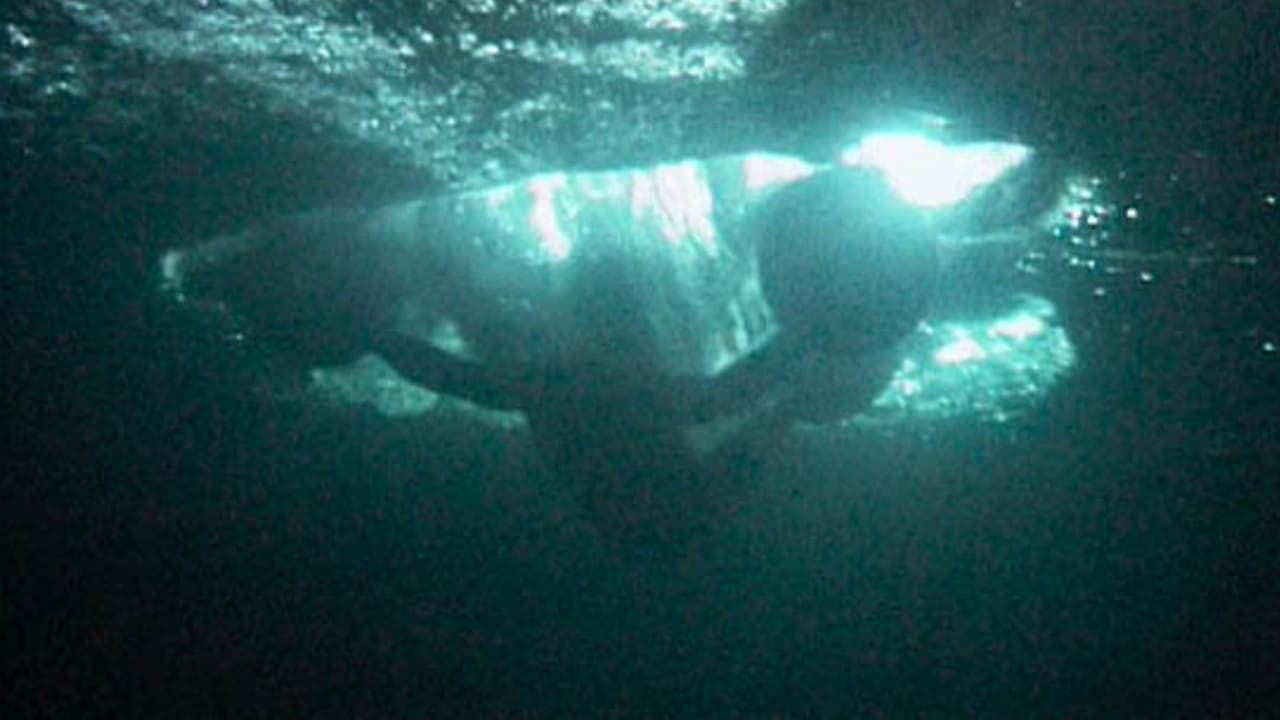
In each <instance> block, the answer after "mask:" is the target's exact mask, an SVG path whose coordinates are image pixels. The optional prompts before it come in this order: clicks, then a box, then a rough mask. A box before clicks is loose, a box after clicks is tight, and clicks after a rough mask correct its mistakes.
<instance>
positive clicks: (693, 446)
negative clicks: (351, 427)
mask: <svg viewBox="0 0 1280 720" xmlns="http://www.w3.org/2000/svg"><path fill="white" fill-rule="evenodd" d="M939 218H940V216H939V214H938V213H931V212H925V211H922V210H921V209H920V208H919V207H916V206H913V205H911V204H910V203H908V202H907V201H905V200H903V199H902V197H901V196H900V193H898V192H895V190H894V188H893V187H892V184H891V183H890V182H889V181H888V179H887V178H886V176H885V174H884V173H883V172H882V171H881V168H878V167H874V166H866V165H865V164H864V165H858V164H856V163H845V164H841V163H836V164H833V165H813V164H810V163H807V162H804V161H802V160H799V159H796V158H792V157H788V156H782V155H769V154H748V155H738V156H725V157H718V158H712V159H709V160H705V161H686V162H682V163H675V164H669V165H660V166H656V167H653V168H640V169H626V170H619V171H610V172H584V173H552V174H546V175H539V176H535V177H533V178H529V179H527V180H524V181H520V182H515V183H510V184H506V185H502V186H498V187H495V188H489V189H485V190H480V191H472V192H465V193H460V194H457V195H452V196H446V197H442V198H434V199H429V200H423V201H416V202H410V203H405V204H402V205H396V206H392V207H388V208H382V209H378V210H374V211H372V212H365V213H347V214H317V215H309V216H303V217H297V218H288V219H284V220H281V221H279V222H276V223H271V224H268V225H266V226H263V227H260V228H256V229H254V230H251V231H249V232H247V233H244V234H242V235H239V236H235V237H232V238H226V239H222V240H216V241H213V242H211V243H206V244H204V245H197V246H195V247H193V248H189V249H185V250H179V251H174V252H172V253H170V254H169V255H168V256H167V257H166V260H165V274H166V277H167V279H168V281H169V283H170V284H171V286H173V287H174V288H175V289H177V290H178V291H179V292H181V293H184V294H194V295H197V296H204V297H210V296H211V297H216V298H218V299H220V300H222V301H225V302H227V303H229V304H230V305H231V306H233V307H234V308H236V309H237V310H239V311H240V312H241V313H243V314H244V315H245V316H246V317H247V318H248V319H249V320H250V323H251V326H253V327H255V328H256V329H257V330H258V332H259V333H260V334H262V335H264V336H266V337H267V338H269V339H270V340H272V341H274V342H275V344H277V345H278V346H281V347H284V348H286V349H291V350H293V351H294V352H295V353H296V354H297V355H299V356H301V357H303V358H304V359H305V361H306V362H309V363H313V364H317V363H318V364H323V363H333V362H335V361H342V360H349V359H353V358H354V357H355V356H356V355H358V354H359V353H362V352H376V353H378V354H380V355H381V356H382V357H383V358H384V359H385V360H387V361H388V362H389V363H390V364H391V365H392V366H393V367H394V368H395V369H396V370H397V371H398V372H399V373H400V374H402V375H403V376H404V377H405V378H407V379H409V380H410V381H412V382H415V383H417V384H419V385H422V386H424V387H427V388H430V389H432V390H436V391H439V392H443V393H448V394H451V395H455V396H458V397H461V398H465V399H468V400H471V401H473V402H476V403H478V404H481V405H485V406H488V407H492V408H495V409H504V410H519V411H521V412H523V413H524V414H525V416H526V417H527V418H528V420H529V424H530V427H531V430H532V433H533V436H534V438H535V439H536V441H537V443H538V446H539V447H540V449H541V452H542V453H543V455H544V457H545V458H546V459H547V460H548V461H549V463H550V464H551V465H552V466H553V467H555V468H557V469H558V470H559V471H560V473H561V474H562V475H564V476H565V477H567V478H569V479H570V480H571V481H573V482H574V483H575V484H576V485H577V486H578V487H579V488H580V489H581V491H582V494H583V497H584V505H585V507H586V508H587V510H588V513H589V514H590V515H591V516H592V517H593V519H594V520H595V524H596V526H597V527H600V528H602V529H604V530H606V531H607V532H609V533H610V534H615V535H619V536H624V537H630V536H646V537H652V538H654V539H658V540H663V541H666V540H676V539H678V538H679V537H683V536H686V535H687V534H688V533H689V532H690V531H691V530H692V529H693V528H696V526H698V525H699V524H701V523H703V522H704V521H706V520H707V519H708V518H711V517H713V516H715V515H716V514H717V513H718V512H720V511H721V510H722V508H721V507H720V506H721V505H723V499H724V497H726V495H727V493H728V491H727V490H726V488H727V487H728V486H730V485H733V484H734V482H735V479H734V477H733V476H735V475H736V474H738V473H739V472H740V471H741V470H742V469H743V468H742V466H743V465H744V464H749V460H750V459H752V458H758V457H760V456H762V455H766V454H767V453H768V451H769V448H770V447H771V446H772V443H774V442H775V441H776V440H777V439H778V438H779V437H780V436H781V435H782V434H783V433H784V432H785V431H786V430H787V429H788V428H789V427H790V426H791V425H792V424H793V423H795V422H799V421H815V422H820V421H824V420H830V419H833V418H837V417H845V416H848V415H850V414H853V413H855V412H857V411H858V410H859V409H861V408H863V407H865V406H866V404H867V403H869V402H870V401H871V400H872V399H873V398H874V397H875V395H876V393H878V392H879V391H880V390H881V389H882V388H883V387H884V386H885V384H886V383H887V382H888V380H889V379H890V377H891V374H892V372H893V369H894V367H895V365H896V360H897V357H896V355H895V354H894V351H895V348H896V345H897V344H898V343H899V341H900V340H901V339H902V338H903V337H905V336H906V335H907V334H908V333H909V332H910V331H911V330H912V329H913V328H914V327H915V326H916V324H917V323H918V322H919V321H920V320H921V319H922V317H923V315H924V313H925V311H926V309H927V306H928V303H929V299H930V297H931V295H932V292H933V289H934V287H935V285H936V281H937V276H938V255H937V238H938V236H939V232H940V228H939V223H940V222H943V220H940V219H939ZM753 451H754V452H753Z"/></svg>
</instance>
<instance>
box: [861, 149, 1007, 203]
mask: <svg viewBox="0 0 1280 720" xmlns="http://www.w3.org/2000/svg"><path fill="white" fill-rule="evenodd" d="M1030 156H1031V149H1030V148H1028V147H1026V146H1025V145H1018V144H1016V143H1002V142H982V143H966V144H961V145H954V146H948V145H944V144H942V143H940V142H938V141H936V140H932V139H930V138H927V137H925V136H923V135H917V134H910V133H873V134H870V135H866V136H864V137H863V138H862V141H861V142H860V143H858V144H857V145H854V146H853V147H850V148H848V149H847V150H845V151H844V152H843V153H842V154H841V155H840V164H841V165H844V166H846V167H865V168H872V169H875V170H879V171H880V172H882V173H884V175H885V178H886V179H887V180H888V182H889V185H890V187H892V188H893V190H894V192H895V193H897V194H898V196H899V197H901V198H902V199H903V200H905V201H906V202H909V203H911V204H912V205H916V206H918V207H922V208H929V209H936V208H944V207H948V206H951V205H956V204H958V203H960V202H961V201H963V200H964V199H965V198H967V197H969V195H970V194H972V193H973V191H975V190H977V189H979V188H981V187H983V186H985V185H989V184H990V183H992V182H994V181H995V180H996V179H997V178H999V177H1000V176H1001V175H1003V174H1004V173H1005V172H1006V171H1008V170H1010V169H1012V168H1014V167H1017V166H1018V165H1020V164H1022V163H1023V162H1025V161H1026V160H1027V158H1029V157H1030Z"/></svg>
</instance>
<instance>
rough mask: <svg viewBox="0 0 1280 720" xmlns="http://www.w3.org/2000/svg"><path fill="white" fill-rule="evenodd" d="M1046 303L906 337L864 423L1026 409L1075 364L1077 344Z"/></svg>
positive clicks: (1006, 415) (1002, 415) (1030, 299)
mask: <svg viewBox="0 0 1280 720" xmlns="http://www.w3.org/2000/svg"><path fill="white" fill-rule="evenodd" d="M1056 314H1057V312H1056V309H1055V308H1054V306H1053V304H1052V303H1050V302H1049V301H1048V300H1046V299H1044V298H1040V297H1035V296H1030V295H1028V296H1021V297H1018V298H1015V299H1014V300H1013V301H1012V302H1011V307H1009V309H1008V311H1007V312H1005V313H1002V314H1000V315H996V316H992V317H986V318H978V319H974V320H969V321H964V322H960V321H948V322H942V323H937V324H936V325H925V326H922V328H921V329H920V330H919V331H917V332H916V333H915V335H913V336H912V337H911V338H910V339H908V341H907V343H906V347H905V351H906V353H905V354H906V357H905V358H904V360H903V362H902V364H901V365H900V366H899V368H898V371H897V373H896V374H895V376H894V379H893V381H892V383H890V385H889V387H888V388H886V389H885V391H884V392H883V393H881V394H880V396H879V397H878V398H876V400H875V402H874V403H872V406H871V408H869V409H868V410H867V411H866V412H865V413H863V414H862V415H860V416H858V417H857V418H854V419H853V420H854V421H855V422H858V423H861V424H872V425H875V424H884V423H896V422H901V421H906V420H920V421H930V420H935V421H936V420H954V419H963V418H969V419H976V420H989V421H994V422H1005V421H1007V420H1009V419H1011V418H1014V417H1017V416H1018V415H1019V414H1020V413H1022V412H1024V411H1026V410H1029V409H1031V408H1032V407H1033V404H1034V403H1035V402H1036V401H1038V400H1039V399H1040V398H1043V397H1044V396H1045V395H1046V394H1048V392H1049V390H1050V389H1052V388H1053V386H1054V385H1056V384H1057V383H1058V382H1059V381H1060V380H1061V379H1062V378H1063V377H1064V376H1065V375H1066V373H1067V372H1068V371H1070V369H1071V368H1072V367H1074V365H1075V357H1076V356H1075V347H1074V346H1073V345H1072V344H1071V341H1070V339H1069V338H1068V337H1067V333H1066V331H1065V330H1064V329H1063V328H1062V327H1061V326H1059V325H1057V324H1055V316H1056Z"/></svg>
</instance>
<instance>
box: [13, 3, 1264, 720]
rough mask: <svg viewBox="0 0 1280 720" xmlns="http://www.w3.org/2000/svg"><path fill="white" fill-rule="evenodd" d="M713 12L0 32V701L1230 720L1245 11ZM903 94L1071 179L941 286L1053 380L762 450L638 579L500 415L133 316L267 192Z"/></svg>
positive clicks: (1252, 362) (1237, 527) (768, 118)
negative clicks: (1014, 236) (331, 378)
mask: <svg viewBox="0 0 1280 720" xmlns="http://www.w3.org/2000/svg"><path fill="white" fill-rule="evenodd" d="M732 6H733V7H736V8H737V9H736V10H733V11H732V12H730V11H729V9H727V8H730V7H731V6H730V5H729V4H726V5H723V6H720V5H714V4H704V3H677V4H673V5H672V7H671V9H669V10H668V11H663V12H658V11H653V10H651V9H650V8H649V7H648V5H647V4H645V3H622V4H615V5H609V6H606V5H595V4H592V3H537V2H530V3H516V4H512V5H510V6H503V5H500V4H488V3H483V2H479V3H467V4H462V5H457V6H455V5H453V4H447V3H422V4H418V3H414V4H396V3H378V4H373V3H368V4H364V3H316V4H311V5H307V6H306V7H302V6H293V5H289V4H286V3H277V4H265V3H247V2H223V3H197V2H192V3H170V4H167V5H165V7H163V8H161V7H159V6H155V7H152V6H149V5H146V4H143V3H128V2H111V3H100V4H95V5H94V6H92V7H89V6H88V5H86V4H81V3H72V2H35V3H28V4H27V5H25V6H24V7H21V8H13V9H5V10H3V11H0V24H3V25H4V36H3V38H4V39H3V41H0V45H3V50H2V51H0V62H3V65H4V68H5V71H6V72H5V73H4V75H3V79H2V80H0V82H2V83H3V88H4V95H5V97H6V98H7V99H6V100H5V101H4V104H3V105H0V124H3V126H4V133H3V138H4V140H3V148H4V150H3V152H4V163H3V167H4V168H5V170H4V173H5V179H4V183H3V188H4V189H3V193H4V195H3V196H4V198H5V202H4V209H3V212H4V219H5V225H4V227H5V245H4V255H3V273H4V275H3V281H2V283H0V286H2V287H3V292H4V305H3V307H4V308H5V315H6V319H7V321H8V322H7V327H8V331H7V333H6V341H7V349H8V350H9V352H8V353H7V355H8V358H7V368H8V370H7V372H6V373H5V379H6V386H5V389H6V399H7V405H8V407H9V408H10V412H9V413H8V414H7V415H8V423H7V430H8V436H9V438H10V441H11V442H10V444H11V445H12V446H16V451H15V452H11V453H10V454H8V455H7V459H6V460H5V467H4V472H3V477H4V480H3V493H4V494H3V500H2V504H3V507H4V513H3V518H4V524H3V532H4V536H3V537H4V540H3V548H4V554H3V557H4V562H5V573H4V578H5V580H4V583H3V585H0V587H2V588H3V593H2V594H0V607H2V608H3V614H4V617H5V625H6V631H5V632H6V642H5V647H6V651H5V655H4V668H5V675H6V676H7V677H9V678H12V679H13V681H11V682H9V683H7V688H6V690H5V705H6V707H7V709H6V712H5V714H6V716H8V717H29V716H80V717H84V716H95V715H101V716H117V717H118V716H151V715H165V716H172V715H174V714H181V715H191V716H204V715H211V716H226V715H233V714H238V715H255V716H275V717H279V716H293V715H299V716H300V715H310V716H351V715H368V716H390V717H401V716H407V717H424V716H425V717H566V716H567V717H595V716H606V717H863V716H870V717H900V716H908V717H920V716H925V717H935V716H938V717H941V716H956V715H962V716H976V717H1026V716H1090V717H1096V716H1129V717H1134V716H1137V717H1147V716H1150V717H1170V716H1173V717H1203V716H1205V715H1213V714H1223V715H1232V716H1241V715H1243V716H1259V717H1261V716H1265V714H1266V711H1267V710H1268V709H1269V707H1270V701H1272V700H1274V699H1275V698H1276V686H1275V685H1274V680H1273V678H1272V673H1271V672H1270V669H1271V668H1273V667H1274V665H1275V662H1276V659H1277V655H1278V653H1277V650H1278V649H1280V646H1278V643H1280V638H1277V636H1276V631H1275V628H1276V627H1277V626H1278V621H1280V618H1277V616H1276V612H1275V608H1276V607H1277V605H1276V600H1277V597H1280V588H1278V587H1277V584H1276V582H1277V581H1276V580H1275V575H1274V573H1273V572H1272V570H1273V562H1274V561H1273V560H1272V558H1273V557H1275V553H1276V550H1277V549H1280V548H1277V547H1276V541H1275V533H1274V532H1272V529H1273V528H1274V522H1275V520H1276V514H1275V508H1276V501H1277V499H1278V498H1277V487H1276V477H1277V474H1276V470H1277V457H1276V451H1275V447H1274V444H1273V441H1272V440H1271V438H1272V437H1273V436H1274V435H1275V431H1276V429H1277V428H1276V417H1277V414H1276V412H1275V410H1276V405H1277V403H1276V400H1277V397H1276V393H1277V390H1276V388H1277V387H1280V385H1277V382H1276V381H1277V380H1280V378H1278V377H1277V368H1278V366H1277V351H1276V349H1275V348H1276V344H1277V343H1280V337H1277V320H1278V316H1277V306H1276V304H1275V301H1274V300H1273V298H1274V297H1275V292H1274V290H1275V284H1274V282H1275V279H1276V265H1275V255H1274V249H1273V242H1272V241H1273V239H1274V238H1275V237H1276V233H1277V229H1278V223H1280V220H1278V219H1277V210H1276V207H1275V203H1276V196H1277V194H1280V178H1277V177H1276V173H1275V167H1276V164H1275V160H1276V157H1277V153H1276V150H1277V148H1276V144H1275V143H1276V141H1275V138H1274V132H1272V130H1273V129H1274V127H1275V122H1276V120H1277V109H1276V108H1277V103H1276V97H1275V90H1274V88H1273V87H1272V85H1271V83H1270V80H1269V79H1270V78H1272V77H1274V76H1275V74H1276V73H1275V70H1276V68H1275V60H1274V59H1273V53H1272V52H1270V41H1269V40H1268V37H1270V36H1269V35H1268V33H1272V34H1273V33H1274V28H1275V27H1276V16H1275V12H1274V10H1271V9H1269V8H1268V7H1266V6H1265V4H1263V3H1258V4H1247V3H1246V4H1244V5H1238V6H1233V7H1231V8H1228V9H1217V8H1208V7H1203V8H1202V7H1200V6H1198V5H1193V4H1187V5H1186V6H1185V7H1182V8H1180V9H1178V10H1177V11H1170V12H1165V13H1162V14H1158V15H1157V14H1154V13H1153V14H1143V13H1138V12H1137V10H1134V11H1133V12H1129V11H1128V10H1124V11H1121V10H1117V9H1115V8H1114V7H1112V5H1111V4H1104V3H1088V2H1086V3H1083V4H1082V3H1080V2H1076V3H1071V4H1067V3H1053V2H1048V3H1030V2H1028V3H1024V4H1023V5H1022V6H1021V8H1020V9H1018V10H1012V9H1002V10H995V9H987V8H988V5H987V4H985V3H968V4H960V5H948V6H947V8H945V9H940V8H937V7H931V6H927V5H925V4H923V3H914V4H912V3H908V4H905V5H904V4H901V3H897V4H883V5H882V4H876V3H853V4H844V3H824V2H810V3H802V4H801V3H795V4H789V3H784V2H776V3H775V2H756V3H735V4H732ZM1162 7H1163V6H1162ZM506 8H510V9H506ZM606 8H613V9H606ZM1165 9H1166V10H1167V8H1165ZM507 41H510V45H508V44H507ZM902 108H906V111H903V110H902ZM908 111H909V112H930V113H939V114H943V115H947V116H951V117H957V118H962V119H963V120H962V121H960V122H962V124H965V125H967V126H971V127H972V128H973V133H974V134H975V135H978V136H982V135H984V134H991V135H997V136H1013V137H1017V138H1018V139H1020V140H1021V141H1023V142H1026V143H1028V144H1030V145H1032V146H1035V147H1037V148H1042V149H1045V150H1046V151H1049V152H1052V153H1053V154H1054V155H1055V156H1056V157H1058V158H1060V159H1061V161H1062V162H1063V163H1064V164H1065V165H1066V166H1067V167H1069V168H1071V169H1072V171H1073V172H1076V173H1078V174H1079V175H1080V176H1081V177H1082V178H1084V179H1085V180H1086V182H1088V183H1090V184H1091V187H1094V188H1095V190H1096V193H1097V210H1096V212H1095V213H1094V217H1095V220H1094V221H1093V224H1091V223H1090V220H1089V216H1082V217H1081V225H1080V227H1076V228H1074V229H1069V230H1065V231H1063V233H1061V234H1058V235H1052V234H1050V235H1048V236H1046V237H1043V238H1041V239H1040V240H1038V241H1037V242H1038V243H1039V244H1038V245H1037V246H1036V248H1035V251H1034V252H1029V253H1016V254H1013V255H1012V256H1005V255H1002V254H1000V253H994V252H993V255H994V256H995V257H993V260H992V262H997V263H1000V264H999V265H998V266H997V269H996V270H994V271H992V273H991V275H990V276H989V277H986V276H984V277H981V278H978V279H977V281H978V284H983V283H987V282H992V280H991V278H994V279H995V280H998V281H999V282H1001V283H1008V284H1010V285H1012V286H1015V287H1017V288H1018V289H1027V288H1030V289H1034V290H1035V291H1036V293H1037V294H1038V295H1040V296H1043V297H1045V298H1048V299H1049V300H1051V301H1052V302H1053V304H1054V306H1055V307H1056V308H1057V312H1058V316H1057V317H1058V322H1059V323H1060V324H1061V326H1062V327H1063V328H1064V330H1065V332H1066V333H1067V334H1068V335H1069V336H1070V338H1071V341H1072V343H1073V344H1074V348H1075V353H1076V358H1077V362H1076V365H1075V366H1074V368H1073V370H1072V372H1071V373H1070V375H1069V377H1067V378H1065V379H1063V380H1062V381H1061V382H1060V383H1058V384H1056V385H1055V386H1054V387H1053V389H1052V391H1051V392H1049V393H1047V394H1046V396H1045V397H1044V398H1043V399H1042V400H1039V401H1037V402H1036V404H1034V405H1033V407H1034V412H1031V413H1028V414H1026V415H1024V416H1020V417H1019V418H1017V419H1016V420H1014V421H1011V422H1002V423H991V422H963V421H962V422H949V423H938V424H926V425H922V424H912V423H910V422H902V423H895V424H891V425H890V426H889V427H887V428H886V427H881V426H877V427H871V428H867V427H862V426H856V425H855V426H854V427H828V428H822V429H818V430H813V431H807V432H801V433H796V434H794V435H793V436H792V437H791V438H790V439H789V440H788V442H787V443H786V444H785V445H784V447H782V448H781V449H780V450H779V451H778V454H777V455H776V456H775V457H771V458H768V459H767V461H765V462H764V463H763V465H762V466H761V467H758V468H755V469H753V470H752V472H751V473H750V475H751V477H752V478H753V479H754V480H753V483H754V484H753V485H752V487H753V490H752V491H751V493H750V494H749V496H748V500H747V502H746V503H745V507H744V508H743V509H742V511H741V513H740V515H739V516H737V517H736V518H735V519H734V520H733V521H732V522H729V523H727V524H726V525H724V526H723V527H721V528H718V529H716V530H715V531H714V532H711V533H708V534H707V535H706V536H704V537H701V538H699V539H697V540H696V541H695V542H693V543H691V544H690V545H689V546H688V547H687V548H683V549H681V551H680V552H678V553H648V552H619V551H618V550H617V548H613V547H611V546H609V545H608V544H606V543H601V542H600V541H599V540H598V538H596V537H595V536H594V535H593V534H592V532H591V529H590V527H589V525H588V524H586V523H584V522H582V521H581V519H580V518H579V517H578V516H577V515H576V514H575V509H574V504H573V502H572V499H571V498H570V497H568V491H567V490H566V488H565V487H564V486H563V484H561V483H558V482H556V479H555V478H554V477H553V476H552V475H551V474H550V473H549V472H548V471H547V470H546V469H545V468H544V467H543V466H542V465H540V464H539V462H538V460H537V458H536V456H535V453H534V449H533V447H532V446H531V445H530V444H529V442H528V441H527V438H525V437H524V436H523V435H522V434H521V433H520V432H519V431H518V430H513V429H511V428H508V427H505V426H502V425H501V424H494V423H489V422H485V421H482V420H477V419H476V418H475V417H473V416H471V415H466V414H464V413H458V412H445V411H441V412H436V413H428V414H426V415H423V416H416V417H414V418H412V419H410V420H406V419H403V418H393V417H385V416H383V415H379V414H378V413H376V412H371V411H369V409H368V408H366V407H348V406H343V407H337V408H335V407H331V406H328V405H324V404H322V403H315V402H308V401H306V400H305V389H304V388H303V387H302V384H301V383H299V382H295V381H294V380H293V379H292V378H290V377H284V376H285V372H284V370H283V369H282V367H281V365H282V364H281V363H280V362H279V360H278V358H277V357H276V356H275V355H273V353H272V351H271V349H270V348H264V347H262V346H260V345H257V344H254V343H253V342H251V341H249V342H246V341H236V340H235V339H234V338H233V337H232V335H233V333H234V332H235V330H234V329H233V328H230V327H228V326H226V325H224V324H222V323H220V322H219V321H218V320H216V319H213V318H210V317H208V316H204V315H201V314H199V313H192V312H185V311H181V310H176V309H175V308H174V307H173V306H172V304H171V303H169V302H168V300H167V299H166V298H165V297H164V296H163V294H162V293H161V292H159V291H158V287H157V278H156V276H155V262H156V259H157V258H158V256H159V254H160V253H161V252H163V250H164V249H166V248H169V247H172V246H173V245H174V244H176V243H185V242H189V241H193V240H197V239H202V238H206V237H210V236H213V235H215V234H218V233H222V232H230V231H235V230H238V229H240V228H243V227H245V226H246V225H248V224H251V223H253V222H255V221H258V220H261V219H264V218H269V217H273V216H276V215H279V214H283V213H289V212H296V211H303V210H308V209H314V208H316V207H331V206H338V207H350V206H358V205H364V204H379V203H385V202H391V201H397V200H401V199H404V198H407V197H416V196H419V195H422V194H424V193H432V192H441V191H445V190H448V189H454V188H459V187H466V186H471V185H483V184H486V183H488V182H491V181H493V180H495V179H500V178H508V177H516V176H520V175H522V174H524V173H527V172H535V171H540V170H544V169H548V168H560V167H566V166H574V167H609V166H613V165H616V164H618V163H620V162H627V163H632V162H646V161H650V160H657V159H666V158H671V157H682V156H691V155H707V154H712V153H716V152H727V151H736V150H741V149H744V148H768V149H777V150H785V151H789V152H796V153H800V154H817V153H819V152H821V151H822V148H829V147H833V146H838V145H839V144H840V143H843V142H845V141H846V140H847V139H848V138H847V133H848V128H849V127H850V126H856V125H859V124H860V123H867V122H874V121H876V119H877V118H880V117H884V116H886V114H887V115H894V116H899V115H900V114H901V113H903V112H908ZM1130 210H1132V211H1133V217H1129V215H1130Z"/></svg>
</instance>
